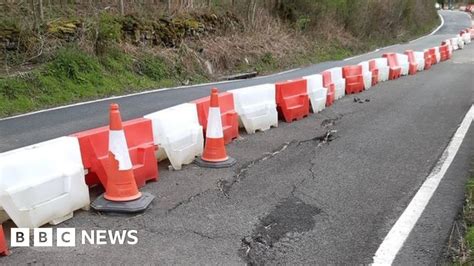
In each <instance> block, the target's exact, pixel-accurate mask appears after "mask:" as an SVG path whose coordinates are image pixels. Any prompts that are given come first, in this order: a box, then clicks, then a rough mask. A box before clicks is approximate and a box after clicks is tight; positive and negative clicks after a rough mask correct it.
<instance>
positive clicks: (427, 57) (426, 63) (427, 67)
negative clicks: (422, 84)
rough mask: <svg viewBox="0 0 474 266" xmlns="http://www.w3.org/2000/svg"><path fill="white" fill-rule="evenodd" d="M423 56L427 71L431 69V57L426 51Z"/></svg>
mask: <svg viewBox="0 0 474 266" xmlns="http://www.w3.org/2000/svg"><path fill="white" fill-rule="evenodd" d="M423 54H424V57H425V70H428V69H430V68H431V55H430V52H429V51H428V50H426V51H425V52H424V53H423Z"/></svg>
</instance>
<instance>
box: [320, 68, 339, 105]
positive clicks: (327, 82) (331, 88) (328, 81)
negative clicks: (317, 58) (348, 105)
mask: <svg viewBox="0 0 474 266" xmlns="http://www.w3.org/2000/svg"><path fill="white" fill-rule="evenodd" d="M322 76H323V87H325V88H326V89H328V94H327V97H326V106H327V107H329V106H331V105H332V104H333V103H334V99H335V96H336V85H335V84H334V83H333V82H332V77H331V72H330V71H324V72H323V73H322Z"/></svg>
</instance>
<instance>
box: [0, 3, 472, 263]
mask: <svg viewBox="0 0 474 266" xmlns="http://www.w3.org/2000/svg"><path fill="white" fill-rule="evenodd" d="M441 14H442V16H443V17H444V18H445V21H446V24H445V25H444V26H443V27H442V28H441V29H440V30H439V31H438V32H437V33H436V34H434V35H432V36H428V37H425V38H423V39H420V40H417V41H415V42H412V43H408V44H401V45H396V46H393V47H390V48H387V49H383V50H381V51H378V52H374V53H371V54H368V55H364V56H361V57H358V58H355V59H351V60H348V61H345V62H343V61H337V62H327V63H322V64H318V65H314V66H311V67H308V68H304V69H298V70H294V71H290V72H287V73H284V74H280V75H274V76H269V77H262V78H256V79H251V80H244V81H235V82H228V83H224V84H220V85H218V88H219V89H221V90H229V89H235V88H239V87H244V86H250V85H254V84H260V83H266V82H275V81H278V80H284V79H288V78H294V77H299V76H302V75H307V74H311V73H318V72H320V71H322V70H324V69H327V68H330V67H333V66H342V65H347V64H353V63H358V62H360V61H363V60H367V59H370V58H374V57H376V56H378V55H380V54H382V53H384V52H387V51H397V52H403V51H404V50H405V49H408V48H410V49H414V50H419V49H423V48H428V47H432V46H435V45H439V43H440V42H441V40H444V39H446V38H447V37H448V36H451V35H452V34H454V33H457V32H458V31H459V30H460V29H463V28H466V27H468V26H470V23H471V20H470V19H469V18H468V16H467V15H466V14H463V13H460V12H451V11H442V13H441ZM473 74H474V45H472V44H471V45H468V46H467V47H466V49H464V50H461V51H457V52H455V53H454V56H453V58H452V60H449V61H447V62H444V63H441V64H438V65H435V66H433V67H432V69H431V70H429V71H425V72H420V73H418V74H417V75H415V76H409V77H403V78H401V79H398V80H395V81H390V82H385V83H382V84H379V85H377V86H376V87H373V88H372V89H370V90H368V91H365V92H363V93H362V94H358V95H355V96H346V97H344V98H343V99H341V100H339V101H337V102H336V104H335V105H334V106H332V107H330V108H328V109H326V110H324V111H323V112H321V113H319V114H313V115H311V116H310V117H308V118H306V119H303V120H301V121H298V122H294V123H291V124H286V123H284V122H280V125H279V127H278V128H275V129H272V130H270V131H267V132H264V133H258V134H255V135H246V134H244V133H243V132H242V134H241V138H240V139H239V140H237V141H234V142H233V143H231V144H230V145H228V146H227V149H228V152H229V154H230V155H231V156H233V157H235V158H236V159H237V160H238V163H237V165H236V166H234V167H232V168H229V169H218V170H209V169H201V168H198V167H197V166H195V165H188V166H185V167H184V168H183V170H182V171H168V170H167V164H168V163H167V162H162V163H160V180H159V182H153V183H149V184H148V185H147V186H146V187H145V188H144V189H143V190H144V191H148V192H151V193H153V194H154V195H156V199H155V201H154V202H153V205H152V206H151V207H150V209H148V210H147V211H146V212H145V213H144V214H141V215H137V216H110V215H100V214H97V213H94V212H88V211H79V212H76V213H75V217H74V218H73V219H71V220H68V221H66V222H64V223H62V224H60V225H59V227H75V228H76V230H77V231H79V230H82V229H85V230H91V229H110V230H123V229H128V230H130V229H136V230H138V238H139V242H138V244H136V245H134V246H129V245H77V246H76V247H74V248H58V247H48V248H40V247H36V248H33V247H31V248H12V251H13V254H12V255H11V256H9V257H6V258H3V259H1V260H0V262H1V263H29V262H38V263H45V264H46V263H71V262H73V263H99V262H108V263H134V264H141V263H146V262H155V263H162V264H244V263H251V264H262V263H265V264H276V263H278V264H315V263H317V264H327V263H331V264H367V263H371V262H372V257H373V256H374V254H375V252H376V251H377V248H378V247H379V246H380V244H381V243H382V241H383V239H384V237H385V236H386V235H387V233H388V232H389V231H390V229H391V228H392V226H393V225H394V223H395V221H396V220H397V219H398V217H399V216H400V215H401V213H402V212H403V211H404V209H405V208H406V206H407V205H408V203H409V202H410V200H411V199H412V197H413V196H414V194H415V193H416V191H417V190H418V189H419V187H420V186H421V184H422V183H423V182H424V180H425V179H426V177H427V176H428V175H429V173H430V172H431V170H432V169H433V166H434V165H435V164H436V162H437V161H438V160H439V158H440V156H441V154H442V152H443V151H444V149H445V148H446V146H447V145H448V143H449V141H450V139H451V137H452V136H453V134H454V132H455V131H456V129H457V128H458V126H459V124H460V123H461V121H462V120H463V118H464V116H465V114H466V113H467V111H468V110H469V109H470V108H471V106H472V104H473V91H474V78H473ZM210 87H211V85H205V86H195V87H190V88H186V89H177V90H167V91H162V92H154V93H150V94H146V95H137V96H133V97H127V98H120V99H118V100H116V102H118V103H119V104H120V105H121V111H122V115H123V117H124V119H130V118H136V117H139V116H142V115H144V114H146V113H149V112H153V111H156V110H159V109H163V108H166V107H169V106H172V105H175V104H178V103H182V102H186V101H190V100H193V99H196V98H198V97H201V96H206V95H208V93H209V89H210ZM355 97H357V98H360V99H361V100H362V101H361V102H362V103H359V102H356V101H354V98H355ZM108 104H109V101H102V102H96V103H92V104H87V105H81V106H76V107H71V108H66V109H61V110H56V111H48V112H43V113H38V114H34V115H30V116H24V117H19V118H14V119H7V120H3V121H0V150H1V151H6V150H10V149H13V148H17V147H21V146H24V145H27V144H31V143H36V142H39V141H42V140H47V139H50V138H53V137H57V136H62V135H66V134H70V133H73V132H77V131H81V130H84V129H88V128H92V127H96V126H100V125H105V124H106V123H107V119H108V114H107V108H108ZM473 127H474V126H471V128H470V129H469V131H468V134H467V135H466V137H465V139H464V141H463V144H462V146H461V149H460V150H459V152H458V155H457V156H456V158H455V160H454V162H453V164H452V165H451V167H450V168H449V170H448V172H447V174H446V176H445V178H444V179H443V181H442V182H441V184H440V187H439V188H438V190H437V191H436V193H435V195H434V196H433V198H432V199H431V201H430V203H429V205H428V207H427V208H426V209H425V212H424V213H423V215H422V217H421V218H420V220H419V221H418V223H417V225H416V227H415V228H414V229H413V231H412V233H411V234H410V236H409V238H408V240H407V242H406V243H405V245H404V246H403V248H402V249H401V251H400V252H399V254H398V256H397V258H396V260H395V263H400V264H415V263H419V264H433V263H436V262H440V261H442V260H443V259H444V258H443V256H444V252H445V250H446V242H447V239H448V237H449V234H450V230H451V225H452V223H453V221H454V219H455V217H456V215H457V214H458V212H459V210H460V208H461V206H462V203H463V189H464V183H465V181H466V179H467V177H468V171H469V169H470V162H472V159H473V150H474V129H473ZM9 226H11V223H10V224H7V228H8V227H9ZM7 231H9V230H7ZM78 237H79V236H78Z"/></svg>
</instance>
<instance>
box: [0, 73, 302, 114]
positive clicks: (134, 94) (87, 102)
mask: <svg viewBox="0 0 474 266" xmlns="http://www.w3.org/2000/svg"><path fill="white" fill-rule="evenodd" d="M299 69H301V68H294V69H290V70H286V71H283V72H279V73H274V74H270V75H266V76H259V77H255V78H254V79H252V80H256V79H263V78H269V77H272V76H277V75H282V74H286V73H290V72H293V71H297V70H299ZM242 80H244V79H237V80H224V81H217V82H208V83H202V84H194V85H187V86H178V87H173V88H160V89H155V90H149V91H141V92H136V93H131V94H125V95H119V96H111V97H108V98H102V99H97V100H92V101H86V102H80V103H74V104H69V105H63V106H58V107H53V108H48V109H43V110H38V111H34V112H29V113H25V114H19V115H14V116H9V117H5V118H0V121H6V120H10V119H15V118H20V117H24V116H30V115H34V114H39V113H44V112H49V111H56V110H61V109H66V108H71V107H76V106H81V105H86V104H91V103H97V102H105V101H110V100H116V99H121V98H127V97H133V96H138V95H145V94H149V93H155V92H162V91H170V90H179V89H187V88H192V87H201V86H211V85H219V84H225V83H232V82H238V81H242Z"/></svg>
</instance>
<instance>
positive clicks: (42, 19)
mask: <svg viewBox="0 0 474 266" xmlns="http://www.w3.org/2000/svg"><path fill="white" fill-rule="evenodd" d="M38 5H39V16H40V21H41V22H43V21H44V10H43V0H39V3H38Z"/></svg>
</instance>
